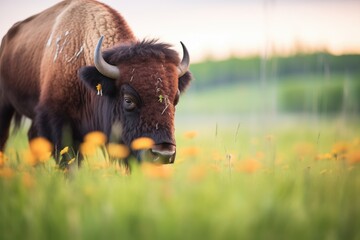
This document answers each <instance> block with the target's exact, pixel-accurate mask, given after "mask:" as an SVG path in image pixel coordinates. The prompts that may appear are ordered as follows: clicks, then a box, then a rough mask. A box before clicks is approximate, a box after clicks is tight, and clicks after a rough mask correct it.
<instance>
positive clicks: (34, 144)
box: [29, 137, 53, 162]
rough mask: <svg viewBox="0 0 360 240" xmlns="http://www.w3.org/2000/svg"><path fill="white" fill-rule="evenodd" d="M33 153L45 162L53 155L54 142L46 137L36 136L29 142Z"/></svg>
mask: <svg viewBox="0 0 360 240" xmlns="http://www.w3.org/2000/svg"><path fill="white" fill-rule="evenodd" d="M29 146H30V150H31V153H32V154H33V156H34V157H35V158H36V159H37V160H39V161H40V162H45V161H47V160H49V158H50V157H51V152H52V149H53V146H52V144H51V143H50V142H49V141H48V140H47V139H45V138H42V137H38V138H34V139H33V140H31V141H30V143H29Z"/></svg>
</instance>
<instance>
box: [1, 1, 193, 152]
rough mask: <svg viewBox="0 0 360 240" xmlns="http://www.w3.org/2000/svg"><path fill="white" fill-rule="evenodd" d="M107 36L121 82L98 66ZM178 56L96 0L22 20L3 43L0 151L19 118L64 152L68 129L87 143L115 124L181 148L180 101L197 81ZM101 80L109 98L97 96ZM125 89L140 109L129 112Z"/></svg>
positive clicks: (126, 138)
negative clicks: (181, 69) (139, 37)
mask: <svg viewBox="0 0 360 240" xmlns="http://www.w3.org/2000/svg"><path fill="white" fill-rule="evenodd" d="M100 35H104V36H105V38H104V39H105V40H104V43H103V46H102V47H103V49H107V50H106V51H105V52H104V58H105V60H106V61H108V62H109V63H110V64H112V65H115V66H117V67H119V69H120V72H121V77H120V78H119V79H110V78H108V77H106V76H103V75H102V74H100V73H99V72H98V71H97V69H96V68H95V67H94V66H92V65H93V62H94V60H93V55H94V48H95V45H96V43H97V40H98V39H99V37H100ZM179 61H180V60H179V56H178V54H177V53H176V52H175V51H173V50H171V48H170V46H169V45H167V44H163V43H158V42H157V41H154V40H150V41H141V42H138V41H136V39H135V37H134V35H133V33H132V31H131V30H130V28H129V27H128V25H127V23H126V22H125V20H124V19H123V18H122V17H121V16H120V15H119V14H118V13H117V12H116V11H115V10H113V9H111V8H110V7H108V6H106V5H104V4H102V3H98V2H96V1H93V0H66V1H63V2H60V3H59V4H57V5H55V6H53V7H51V8H49V9H47V10H45V11H43V12H41V13H39V14H37V15H34V16H32V17H30V18H28V19H26V20H24V21H22V22H19V23H16V24H15V25H14V26H13V27H12V28H11V29H10V30H9V32H8V33H7V35H5V37H4V38H3V40H2V43H1V48H0V151H2V150H3V149H4V146H5V143H6V140H7V138H8V134H9V126H10V122H11V119H12V118H13V116H17V119H19V116H26V117H28V118H30V119H32V125H31V127H30V130H29V138H34V137H36V136H43V137H46V138H48V139H49V140H50V141H52V142H53V143H54V144H55V146H56V148H57V149H60V148H61V144H62V129H63V127H64V126H69V127H70V128H71V130H72V134H73V135H72V137H73V140H74V141H75V142H81V141H82V139H83V136H84V135H85V134H86V133H88V132H90V131H94V130H99V131H103V132H105V133H106V134H107V135H108V136H109V134H110V131H111V127H112V125H113V123H115V122H120V123H121V125H122V127H123V131H122V141H123V142H125V143H126V144H128V145H130V143H131V141H132V140H133V139H134V138H137V137H140V136H148V137H151V138H153V139H154V140H155V141H156V142H157V143H159V144H162V143H165V144H171V145H175V139H174V114H175V106H174V102H175V99H176V96H177V90H178V89H179V90H180V91H181V92H183V91H184V90H185V88H186V87H187V86H188V85H189V82H190V80H191V74H190V73H189V72H188V73H186V74H185V75H184V76H183V77H181V78H180V79H178V77H177V65H178V64H179ZM99 83H100V84H102V86H103V93H104V95H105V96H103V97H100V96H97V95H96V85H97V84H99ZM126 94H127V95H129V94H130V95H131V96H133V98H134V99H136V102H137V107H136V109H135V110H134V111H131V112H129V111H127V110H126V109H124V96H125V95H126Z"/></svg>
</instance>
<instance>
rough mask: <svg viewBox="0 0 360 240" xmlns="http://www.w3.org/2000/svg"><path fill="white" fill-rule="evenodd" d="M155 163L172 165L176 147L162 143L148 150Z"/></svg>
mask: <svg viewBox="0 0 360 240" xmlns="http://www.w3.org/2000/svg"><path fill="white" fill-rule="evenodd" d="M150 152H151V154H152V155H153V161H154V162H155V163H163V164H168V163H174V161H175V155H176V146H174V145H173V144H168V143H163V144H156V145H154V146H153V147H152V148H151V149H150Z"/></svg>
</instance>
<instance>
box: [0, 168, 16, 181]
mask: <svg viewBox="0 0 360 240" xmlns="http://www.w3.org/2000/svg"><path fill="white" fill-rule="evenodd" d="M13 176H14V171H13V170H12V169H11V168H9V167H4V168H1V169H0V177H2V178H4V179H10V178H12V177H13Z"/></svg>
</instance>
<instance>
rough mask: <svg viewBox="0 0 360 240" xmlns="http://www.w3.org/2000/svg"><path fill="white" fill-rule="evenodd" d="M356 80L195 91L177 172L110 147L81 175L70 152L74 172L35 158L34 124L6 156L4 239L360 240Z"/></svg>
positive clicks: (182, 127) (181, 118)
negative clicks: (30, 134)
mask: <svg viewBox="0 0 360 240" xmlns="http://www.w3.org/2000/svg"><path fill="white" fill-rule="evenodd" d="M284 62H286V61H284ZM295 65H296V64H295ZM287 69H289V68H287ZM195 72H196V71H195ZM310 75H312V76H313V74H310ZM316 79H317V80H316ZM344 79H345V80H344ZM358 79H359V78H358V75H357V74H356V75H351V74H348V73H347V74H346V75H342V74H332V75H329V76H328V77H324V76H323V75H316V77H311V76H310V77H309V75H306V76H302V77H301V78H300V79H299V76H298V75H297V77H294V76H291V77H287V80H278V81H276V82H269V83H266V85H265V86H266V87H264V85H261V83H260V81H258V82H255V83H244V82H242V83H236V84H234V83H233V82H231V81H230V84H227V85H226V84H224V85H221V86H220V85H216V84H215V82H214V84H215V85H216V87H213V88H208V89H207V88H206V87H204V90H201V91H192V90H190V91H189V92H188V93H187V94H185V95H184V96H183V97H182V98H181V100H180V103H179V105H178V107H177V113H176V139H177V157H176V161H175V164H172V165H153V164H150V163H148V162H144V163H143V164H138V163H136V162H135V161H133V162H131V171H129V169H128V168H126V167H124V165H123V164H122V160H121V159H120V158H121V156H119V155H118V156H117V157H114V156H112V153H111V152H112V151H111V150H110V148H108V147H106V146H105V145H104V144H103V140H100V141H99V142H98V144H97V147H96V148H94V149H95V151H93V152H91V153H89V154H88V155H87V156H86V158H85V160H84V161H83V163H82V166H81V167H80V168H78V167H77V157H76V154H75V153H73V151H72V148H71V146H68V147H69V148H64V149H63V151H62V154H63V155H64V156H66V157H67V158H68V159H69V160H70V161H69V163H68V166H69V169H67V170H64V169H60V168H59V167H58V166H56V164H55V161H54V160H53V159H52V158H51V157H49V156H48V155H47V156H45V157H41V159H40V158H38V159H36V158H34V156H33V153H32V154H30V152H29V148H30V146H29V144H28V142H27V140H26V130H27V129H26V128H27V124H25V126H24V127H23V128H22V129H20V130H19V131H18V132H17V133H16V134H13V135H12V137H11V139H10V141H9V142H8V144H7V148H6V150H5V152H4V153H0V203H1V204H0V239H1V240H3V239H4V240H6V239H29V240H31V239H36V240H39V239H40V240H41V239H55V240H56V239H87V240H88V239H114V238H121V239H360V230H359V224H360V199H359V197H360V135H359V133H360V125H359V124H358V123H359V118H358V107H359V105H358V103H357V102H356V101H354V98H355V97H357V92H356V91H355V90H354V89H355V88H353V87H351V86H357V85H356V84H358ZM199 81H202V80H199ZM291 82H292V83H291ZM324 82H325V83H326V84H325V85H326V86H328V88H326V86H325V88H324V84H322V83H324ZM344 83H350V85H349V84H344ZM352 84H354V85H352ZM345 86H348V88H350V90H351V91H347V90H346V89H347V87H345ZM349 86H350V87H349ZM194 87H195V89H196V88H199V86H198V85H196V83H195V86H194ZM326 89H330V90H329V91H328V90H326ZM333 89H335V90H334V91H333ZM339 89H340V90H339ZM334 92H335V93H334ZM338 92H341V93H342V94H341V95H339V94H337V93H338ZM299 93H300V94H299ZM303 93H305V94H303ZM330 93H334V95H331V94H330ZM292 97H293V98H292ZM335 97H338V98H339V99H341V101H342V102H341V104H340V105H336V108H334V109H331V108H330V107H331V106H332V105H333V103H332V102H330V101H331V100H333V99H334V98H335ZM289 99H290V100H291V101H289ZM298 106H300V107H298ZM289 109H290V110H291V111H288V110H289ZM324 109H325V110H324ZM35 147H36V146H35ZM43 148H47V145H46V143H45V144H44V143H42V144H40V143H39V146H38V149H40V150H39V151H41V149H43ZM119 151H120V150H119ZM115 155H116V154H115ZM120 155H121V154H120Z"/></svg>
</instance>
